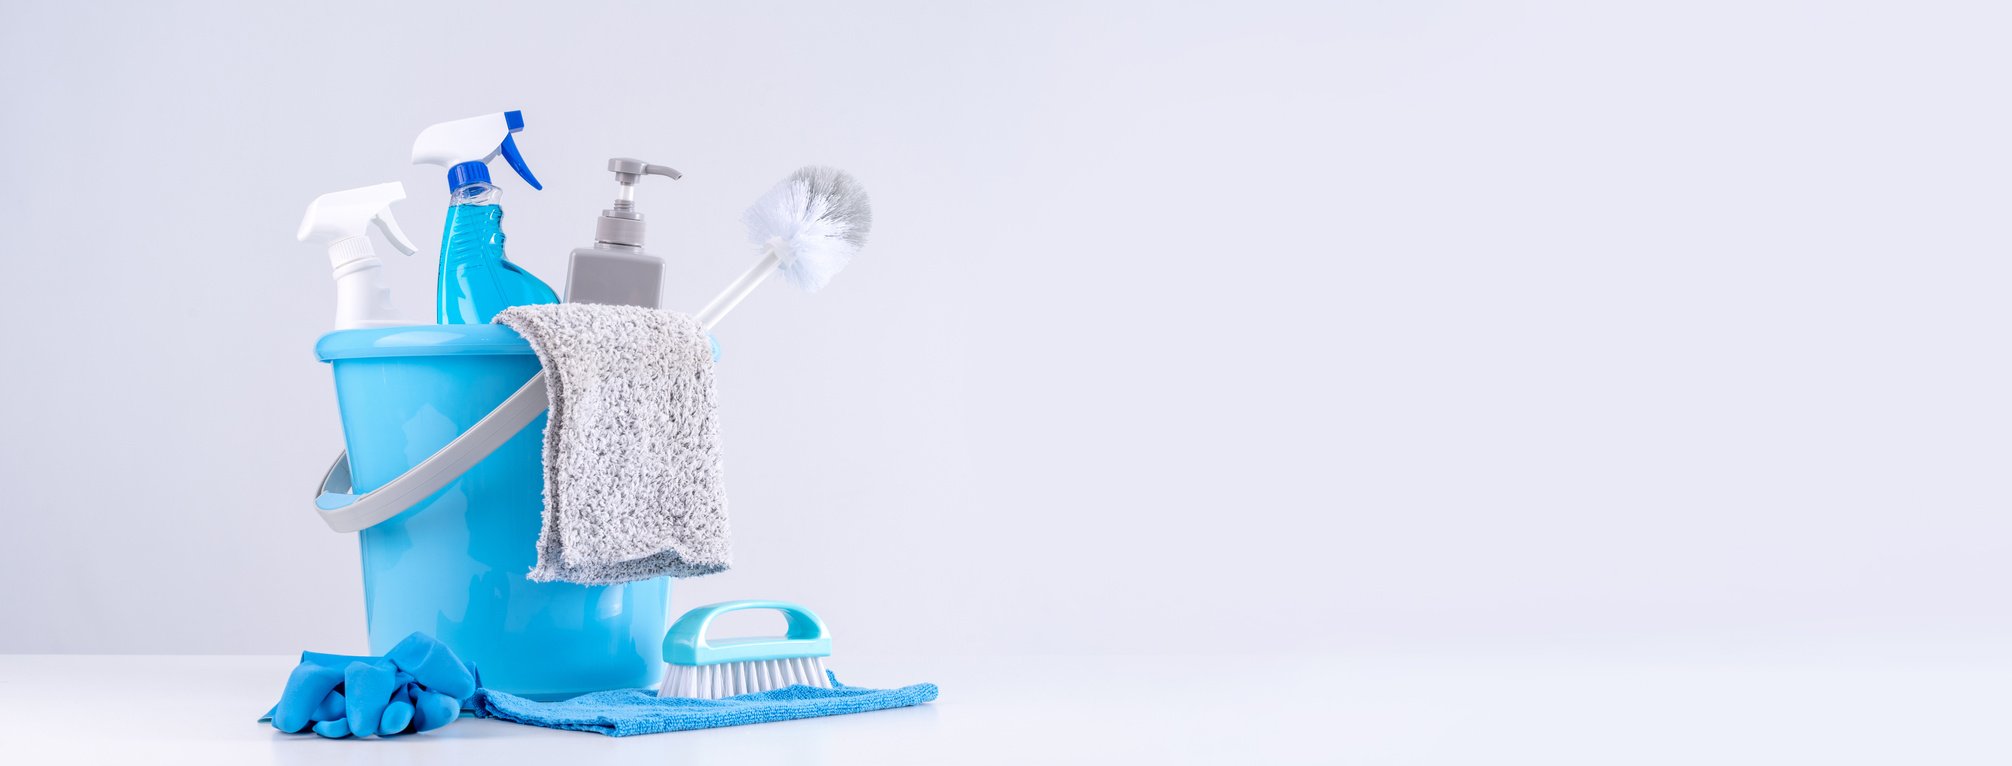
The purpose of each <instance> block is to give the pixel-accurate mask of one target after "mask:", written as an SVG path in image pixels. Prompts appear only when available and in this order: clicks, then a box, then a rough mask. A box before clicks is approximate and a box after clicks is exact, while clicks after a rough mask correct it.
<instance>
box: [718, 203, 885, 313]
mask: <svg viewBox="0 0 2012 766" xmlns="http://www.w3.org/2000/svg"><path fill="white" fill-rule="evenodd" d="M741 223H743V224H745V225H746V226H747V231H748V240H749V241H750V242H753V243H754V246H755V248H756V249H757V250H760V251H761V254H762V256H761V260H759V261H756V262H755V265H754V268H751V269H748V270H747V272H746V273H744V274H741V276H740V278H739V279H736V280H734V282H733V284H731V285H728V286H727V289H726V290H724V291H721V292H720V294H719V297H716V298H714V299H713V300H712V302H711V303H708V304H706V307H705V308H703V309H700V310H699V313H698V315H697V316H695V317H693V318H694V319H696V320H697V321H698V324H699V329H701V330H711V329H713V326H714V325H717V324H719V323H720V319H721V318H722V317H725V316H726V315H727V312H729V311H732V310H733V309H734V306H737V305H739V304H740V302H741V300H742V299H743V298H746V297H748V294H749V293H752V292H754V291H755V288H757V287H760V286H761V284H762V282H764V281H767V280H768V278H769V275H771V274H774V273H776V272H778V271H780V272H782V273H783V275H784V276H786V277H787V278H788V279H789V282H790V284H792V285H795V286H796V287H797V289H800V290H803V291H804V292H817V290H818V288H821V287H824V285H825V283H826V282H830V281H831V277H832V275H834V274H837V273H838V270H839V269H843V268H845V264H846V263H847V262H849V261H851V260H852V256H853V254H854V253H857V252H859V248H860V247H862V246H864V245H865V244H866V233H867V231H868V230H869V229H871V228H873V206H872V203H871V202H869V201H868V200H867V198H866V188H865V187H863V186H860V185H859V181H857V180H854V179H853V177H852V176H851V175H850V174H848V173H846V172H845V171H843V170H837V169H833V168H825V167H816V166H811V167H806V168H803V169H801V170H798V171H796V172H795V173H792V174H790V177H788V178H785V179H783V180H782V183H779V184H776V185H775V188H773V189H770V190H769V192H768V193H767V194H764V195H762V198H761V199H760V200H757V201H756V202H755V204H754V206H753V207H750V208H748V209H747V212H746V213H743V214H741Z"/></svg>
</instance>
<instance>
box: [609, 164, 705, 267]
mask: <svg viewBox="0 0 2012 766" xmlns="http://www.w3.org/2000/svg"><path fill="white" fill-rule="evenodd" d="M608 171H609V172H611V173H614V174H615V183H617V184H620V188H618V189H616V191H615V206H614V207H613V208H610V209H608V210H603V211H601V220H600V221H598V222H596V223H595V224H594V241H596V242H600V243H603V244H609V245H620V246H622V247H629V248H640V247H642V246H643V214H642V213H638V212H636V182H637V181H641V180H643V176H663V177H665V178H669V179H671V180H673V181H675V180H677V179H680V178H684V177H685V174H683V173H680V172H678V169H677V168H673V167H670V166H668V165H652V164H650V163H647V162H644V161H642V160H638V159H633V158H630V157H616V158H614V159H611V160H608Z"/></svg>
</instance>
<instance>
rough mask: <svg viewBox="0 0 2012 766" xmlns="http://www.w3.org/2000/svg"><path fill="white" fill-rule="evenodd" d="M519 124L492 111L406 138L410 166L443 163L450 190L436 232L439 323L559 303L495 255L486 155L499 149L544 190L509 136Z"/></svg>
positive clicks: (495, 207)
mask: <svg viewBox="0 0 2012 766" xmlns="http://www.w3.org/2000/svg"><path fill="white" fill-rule="evenodd" d="M523 129H524V113H523V112H497V113H495V114H485V115H482V116H480V117H470V118H468V119H465V120H455V121H453V122H443V123H440V124H438V125H433V126H430V127H428V128H427V129H425V130H423V131H420V132H419V138H418V139H415V140H414V141H413V142H412V164H414V165H439V166H441V167H445V168H447V186H448V188H449V189H451V190H452V195H453V196H452V197H451V198H449V200H448V202H447V204H448V207H447V226H446V228H444V229H442V230H441V234H440V295H439V304H438V308H439V310H438V320H439V322H440V324H488V323H489V320H490V319H492V318H494V317H495V316H496V314H497V312H500V311H502V310H504V309H507V308H510V307H511V306H526V305H531V304H536V303H558V302H559V295H558V294H557V293H554V292H553V291H552V288H551V287H550V286H548V285H546V284H545V283H544V282H542V281H540V280H539V279H538V278H537V277H535V276H532V275H531V272H528V271H525V270H524V268H523V267H521V266H518V265H517V264H514V263H511V262H510V261H509V259H507V258H505V257H503V207H502V205H501V204H499V203H500V201H501V198H502V192H501V191H500V190H498V189H497V188H496V185H495V184H492V183H490V182H489V161H490V160H492V159H495V158H496V156H497V155H499V154H500V155H502V156H503V159H504V160H505V161H507V162H509V163H510V167H511V169H513V170H516V171H517V175H520V176H523V177H524V182H525V183H528V184H530V185H531V188H533V189H543V188H545V187H544V186H543V185H542V184H539V183H538V178H537V177H536V176H533V175H531V168H530V167H528V166H526V165H525V164H524V155H522V154H519V153H518V152H517V142H516V141H515V140H514V139H513V138H512V137H511V134H512V133H516V132H518V131H520V130H523Z"/></svg>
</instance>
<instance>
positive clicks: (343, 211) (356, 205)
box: [295, 181, 419, 330]
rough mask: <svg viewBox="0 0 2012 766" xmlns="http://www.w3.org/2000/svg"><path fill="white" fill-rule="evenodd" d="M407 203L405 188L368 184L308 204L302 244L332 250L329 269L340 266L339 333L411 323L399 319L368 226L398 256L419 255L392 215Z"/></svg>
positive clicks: (337, 289) (337, 269)
mask: <svg viewBox="0 0 2012 766" xmlns="http://www.w3.org/2000/svg"><path fill="white" fill-rule="evenodd" d="M402 199H405V184H402V183H399V182H397V181H393V182H391V183H388V184H378V185H376V186H365V187H363V188H360V189H350V190H347V191H339V192H330V193H328V194H323V195H321V196H319V197H316V198H314V201H313V202H310V203H308V205H307V216H306V217H304V218H302V219H301V220H300V232H299V233H298V234H296V235H295V236H296V237H298V238H299V239H300V241H302V242H313V243H315V244H318V245H324V246H327V247H328V261H329V265H331V266H333V267H335V329H338V330H354V329H360V328H365V327H389V326H394V325H403V324H409V323H408V322H405V321H404V320H401V319H399V317H398V310H397V308H396V307H394V306H392V305H391V291H390V290H389V289H386V288H385V286H384V279H383V274H382V270H383V268H384V265H383V263H382V262H381V261H379V260H377V254H376V253H375V252H373V251H372V250H371V247H370V239H369V237H367V236H365V232H364V227H366V226H370V225H372V224H376V226H377V228H378V230H379V231H381V232H383V233H384V239H385V240H386V241H389V242H390V243H391V246H392V247H394V248H397V249H398V252H401V253H404V254H406V255H412V254H413V253H417V252H419V248H417V247H413V246H412V242H411V241H410V240H407V239H406V238H405V232H403V231H400V230H399V228H398V220H397V219H395V218H392V217H391V203H393V202H397V201H399V200H402Z"/></svg>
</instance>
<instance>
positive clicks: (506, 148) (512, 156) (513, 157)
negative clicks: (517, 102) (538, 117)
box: [503, 112, 545, 190]
mask: <svg viewBox="0 0 2012 766" xmlns="http://www.w3.org/2000/svg"><path fill="white" fill-rule="evenodd" d="M510 114H513V115H514V114H516V112H510ZM523 126H524V120H523V118H521V117H520V118H518V119H516V120H513V121H511V123H510V127H511V130H512V132H515V131H517V130H522V129H523ZM503 161H505V162H508V163H510V169H511V170H515V171H517V175H520V176H523V177H524V183H527V184H530V185H531V188H533V189H538V190H543V189H544V188H545V185H544V184H541V183H538V177H537V176H534V175H531V166H529V165H526V164H524V155H523V154H521V153H519V152H518V151H517V138H516V137H515V136H504V137H503Z"/></svg>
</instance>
